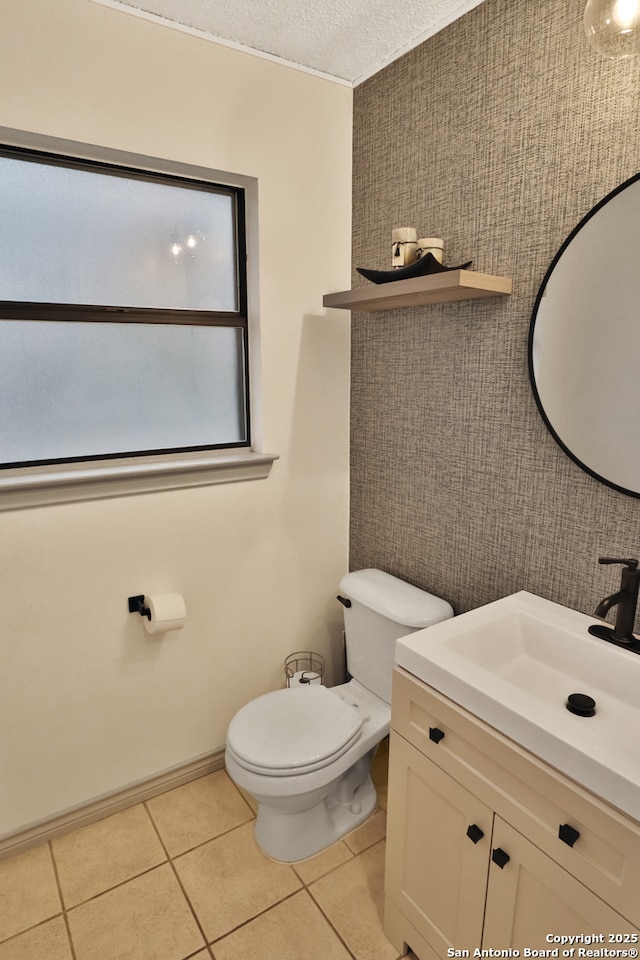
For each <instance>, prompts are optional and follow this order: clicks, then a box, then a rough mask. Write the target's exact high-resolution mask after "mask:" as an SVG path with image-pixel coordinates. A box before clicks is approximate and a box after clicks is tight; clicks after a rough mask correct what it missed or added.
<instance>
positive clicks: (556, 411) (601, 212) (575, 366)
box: [529, 174, 640, 497]
mask: <svg viewBox="0 0 640 960" xmlns="http://www.w3.org/2000/svg"><path fill="white" fill-rule="evenodd" d="M639 261H640V174H637V175H636V176H634V177H632V178H631V179H630V180H627V181H626V182H625V183H623V184H621V185H620V186H619V187H617V188H616V189H615V190H613V191H612V192H611V193H610V194H609V195H608V196H606V197H605V198H604V199H603V200H601V201H600V203H598V204H597V205H596V206H595V207H594V208H593V210H591V211H590V212H589V213H588V214H587V216H586V217H585V218H584V219H583V220H582V221H581V222H580V223H579V224H578V226H577V227H576V228H575V230H573V232H572V233H571V234H570V236H569V237H568V238H567V239H566V240H565V242H564V243H563V245H562V246H561V248H560V250H559V251H558V253H557V254H556V256H555V257H554V260H553V262H552V264H551V266H550V267H549V270H548V271H547V275H546V276H545V278H544V280H543V282H542V286H541V287H540V291H539V293H538V296H537V298H536V303H535V307H534V310H533V317H532V319H531V328H530V332H529V375H530V377H531V384H532V387H533V393H534V396H535V398H536V402H537V404H538V407H539V408H540V412H541V414H542V416H543V418H544V421H545V423H546V424H547V427H548V428H549V430H550V431H551V433H552V435H553V437H554V438H555V440H556V441H557V442H558V443H559V444H560V446H561V447H562V449H563V450H564V451H565V453H567V454H568V455H569V456H570V457H571V458H572V460H574V461H575V462H576V463H577V464H578V465H579V466H580V467H582V468H583V470H586V471H587V473H590V474H591V476H593V477H595V478H596V479H598V480H601V481H602V482H603V483H606V484H608V485H609V486H611V487H614V488H615V489H616V490H621V491H622V492H623V493H628V494H630V495H631V496H634V497H640V393H639V392H638V363H639V358H640V266H639Z"/></svg>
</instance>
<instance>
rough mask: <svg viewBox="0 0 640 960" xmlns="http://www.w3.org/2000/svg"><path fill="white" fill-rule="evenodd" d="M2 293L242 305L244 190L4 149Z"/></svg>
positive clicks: (68, 299) (191, 306) (29, 298)
mask: <svg viewBox="0 0 640 960" xmlns="http://www.w3.org/2000/svg"><path fill="white" fill-rule="evenodd" d="M0 210H2V221H3V223H2V229H1V230H0V300H9V301H18V302H39V303H69V304H85V305H108V306H129V307H143V308H146V307H152V308H170V309H186V310H216V311H237V309H238V292H237V290H238V280H237V274H236V266H235V264H236V234H235V215H236V214H235V196H234V194H233V193H232V192H225V191H224V190H215V189H214V190H209V189H199V188H196V187H188V186H181V185H176V184H175V183H173V182H171V181H151V180H145V179H141V178H139V177H131V176H129V175H116V174H114V173H110V172H108V171H107V172H103V170H101V169H96V170H94V169H74V168H72V167H63V166H57V165H55V164H48V163H40V162H38V161H35V160H25V159H15V158H12V157H0Z"/></svg>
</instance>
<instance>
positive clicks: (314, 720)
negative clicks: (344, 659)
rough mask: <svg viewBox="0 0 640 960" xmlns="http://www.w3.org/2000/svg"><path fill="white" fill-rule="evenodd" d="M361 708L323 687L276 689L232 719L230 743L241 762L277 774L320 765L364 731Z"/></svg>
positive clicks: (292, 772) (229, 733)
mask: <svg viewBox="0 0 640 960" xmlns="http://www.w3.org/2000/svg"><path fill="white" fill-rule="evenodd" d="M362 723H363V720H362V717H361V716H360V714H359V713H358V711H357V710H356V709H355V708H354V707H352V706H350V704H348V703H345V702H344V700H341V699H340V698H339V697H337V696H336V695H335V694H332V693H330V692H329V690H328V689H327V688H326V687H323V686H315V685H313V686H309V687H308V688H307V689H304V690H299V689H295V690H292V689H287V690H276V691H274V692H273V693H266V694H264V695H263V696H261V697H258V698H257V699H256V700H252V701H251V703H248V704H247V705H246V706H245V707H243V708H242V709H241V710H240V711H239V712H238V713H237V714H236V715H235V717H234V718H233V720H232V721H231V723H230V725H229V730H228V733H227V746H228V747H230V748H231V751H232V753H233V755H234V756H235V758H236V760H237V761H238V763H240V764H241V765H242V766H244V767H246V768H247V769H249V770H256V771H264V772H265V773H266V774H271V775H272V776H274V775H277V773H278V772H279V773H280V775H281V776H282V775H283V774H288V773H290V774H296V773H303V772H305V773H306V772H308V771H310V770H317V769H319V768H320V767H323V766H326V764H328V763H329V762H330V761H331V760H332V759H335V758H336V757H337V756H340V755H341V754H342V753H345V752H346V750H348V749H349V747H350V746H351V744H352V743H355V741H356V740H357V739H358V737H359V736H360V729H361V727H362Z"/></svg>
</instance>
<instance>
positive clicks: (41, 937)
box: [0, 917, 73, 960]
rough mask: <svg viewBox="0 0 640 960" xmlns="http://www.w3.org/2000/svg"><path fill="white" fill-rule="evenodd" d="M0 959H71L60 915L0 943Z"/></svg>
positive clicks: (67, 939)
mask: <svg viewBox="0 0 640 960" xmlns="http://www.w3.org/2000/svg"><path fill="white" fill-rule="evenodd" d="M0 960H73V957H72V954H71V947H70V946H69V937H68V936H67V928H66V927H65V924H64V920H63V919H62V917H54V919H53V920H47V921H46V923H41V924H40V926H38V927H33V928H32V929H31V930H28V931H27V932H26V933H20V934H18V936H17V937H13V938H12V939H11V940H6V941H5V942H4V943H0Z"/></svg>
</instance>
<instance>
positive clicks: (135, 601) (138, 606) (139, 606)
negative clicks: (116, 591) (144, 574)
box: [128, 593, 151, 620]
mask: <svg viewBox="0 0 640 960" xmlns="http://www.w3.org/2000/svg"><path fill="white" fill-rule="evenodd" d="M128 602H129V613H139V614H140V616H141V617H146V618H147V620H151V610H150V609H149V607H145V605H144V593H143V594H141V595H140V596H139V597H129V600H128Z"/></svg>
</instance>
